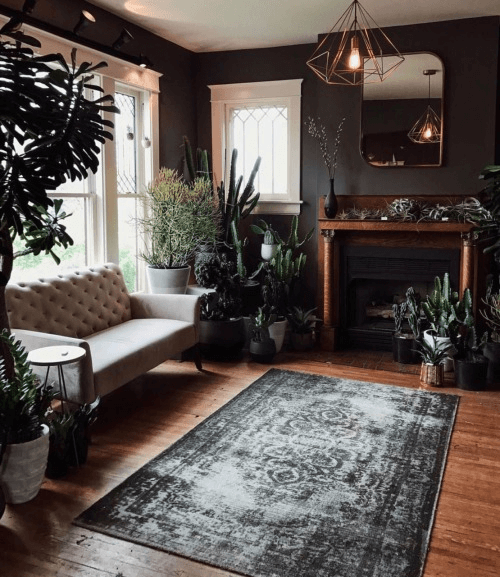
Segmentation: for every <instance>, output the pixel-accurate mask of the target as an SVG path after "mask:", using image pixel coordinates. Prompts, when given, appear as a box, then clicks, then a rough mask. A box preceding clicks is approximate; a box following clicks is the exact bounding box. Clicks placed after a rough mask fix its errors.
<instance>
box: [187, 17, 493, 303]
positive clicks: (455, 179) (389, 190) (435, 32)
mask: <svg viewBox="0 0 500 577" xmlns="http://www.w3.org/2000/svg"><path fill="white" fill-rule="evenodd" d="M386 31H387V33H388V35H389V37H390V38H391V39H392V40H393V42H394V44H395V45H396V46H398V48H399V50H400V51H401V52H403V53H404V52H433V53H434V54H436V55H438V56H439V57H440V58H441V59H442V60H443V62H444V67H445V87H444V134H445V136H444V138H445V142H444V162H443V166H442V167H435V168H377V167H372V166H369V165H368V164H367V163H366V162H365V161H364V160H363V159H362V158H361V156H360V152H359V142H360V107H361V89H360V88H359V87H340V86H328V85H326V84H324V83H323V82H322V81H320V80H319V79H318V78H317V77H316V76H315V75H314V74H313V73H312V72H311V71H310V70H309V68H308V67H307V66H306V60H307V59H308V57H309V56H310V55H311V54H312V52H313V50H314V47H315V45H314V44H308V45H297V46H287V47H279V48H270V49H256V50H236V51H228V52H213V53H204V54H197V55H196V59H197V79H196V90H197V114H198V144H199V145H200V146H202V147H203V148H207V149H209V150H210V148H211V124H210V122H211V114H210V90H209V88H208V85H211V84H230V83H238V82H256V81H266V80H283V79H290V78H303V79H304V80H303V83H302V120H303V121H305V120H306V119H307V117H308V116H309V115H311V116H316V117H320V119H321V122H322V123H323V124H325V125H326V127H327V132H328V134H329V136H330V142H331V141H333V139H334V138H335V131H336V127H337V125H338V123H339V121H340V119H341V118H342V117H344V116H345V117H346V121H345V125H344V131H343V133H342V139H341V145H340V152H339V158H338V168H337V173H336V179H335V189H336V192H337V193H338V194H340V195H353V196H354V195H401V196H409V195H445V196H446V195H470V194H474V193H477V192H478V191H479V190H480V189H481V182H480V181H479V180H478V174H479V172H480V171H481V169H482V167H483V166H484V165H486V164H488V163H491V162H494V161H495V158H496V153H498V152H497V151H496V147H497V148H498V144H499V143H498V141H497V139H498V135H497V133H496V126H497V124H496V119H497V115H498V114H499V112H498V101H497V100H498V88H497V85H498V70H499V62H498V59H499V58H498V53H499V18H498V17H486V18H474V19H464V20H453V21H446V22H436V23H428V24H419V25H411V26H400V27H394V28H389V29H387V30H386ZM327 186H328V174H327V171H326V169H325V167H324V165H323V163H322V159H321V155H320V153H319V148H318V146H317V143H316V142H315V141H314V140H313V139H312V138H311V137H310V136H309V135H308V134H307V131H306V129H305V127H303V129H302V143H301V191H302V200H303V202H304V204H303V206H302V210H301V219H300V228H301V230H302V231H303V232H305V231H306V230H309V228H311V227H313V226H315V225H316V221H317V217H318V215H317V201H318V197H319V196H320V195H323V194H326V192H327ZM267 220H268V221H270V222H272V223H273V224H274V225H275V227H277V228H278V230H280V229H281V230H283V231H284V230H286V228H287V227H288V223H289V217H272V218H267ZM280 227H281V228H280ZM250 251H251V253H252V254H254V255H255V252H256V244H255V240H254V242H253V246H252V245H251V246H250ZM307 254H308V260H309V262H308V265H307V279H306V287H305V289H306V291H307V294H308V295H309V297H310V302H311V303H314V302H315V298H314V297H313V295H315V294H316V277H317V263H316V243H315V242H311V243H310V246H309V247H308V249H307Z"/></svg>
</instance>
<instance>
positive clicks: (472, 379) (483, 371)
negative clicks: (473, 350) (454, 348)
mask: <svg viewBox="0 0 500 577" xmlns="http://www.w3.org/2000/svg"><path fill="white" fill-rule="evenodd" d="M487 374H488V359H487V358H485V357H482V356H481V357H480V358H479V360H475V361H468V360H467V359H457V358H455V383H456V385H457V387H458V388H459V389H462V390H464V391H484V390H485V389H486V385H487V380H486V377H487Z"/></svg>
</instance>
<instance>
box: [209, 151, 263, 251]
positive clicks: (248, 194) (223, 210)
mask: <svg viewBox="0 0 500 577" xmlns="http://www.w3.org/2000/svg"><path fill="white" fill-rule="evenodd" d="M237 158H238V151H237V150H236V148H234V149H233V152H232V154H231V166H230V171H229V184H227V183H226V185H225V184H224V182H221V183H220V186H219V187H218V188H217V196H218V199H219V212H220V214H221V218H222V239H221V240H222V241H223V242H225V243H226V244H227V245H231V240H232V232H231V223H232V222H234V223H235V225H236V228H239V225H240V222H241V221H242V220H243V219H245V218H246V217H247V216H248V215H249V214H250V213H251V212H252V211H253V209H254V208H255V207H256V206H257V203H258V202H259V197H260V193H258V192H257V193H256V194H254V191H255V187H254V181H255V177H256V176H257V172H258V170H259V167H260V162H261V158H260V156H259V157H258V158H257V160H256V161H255V164H254V166H253V168H252V171H251V173H250V177H249V178H248V182H247V184H246V186H245V187H244V189H243V192H240V191H241V186H242V183H243V176H240V177H239V178H238V179H236V160H237Z"/></svg>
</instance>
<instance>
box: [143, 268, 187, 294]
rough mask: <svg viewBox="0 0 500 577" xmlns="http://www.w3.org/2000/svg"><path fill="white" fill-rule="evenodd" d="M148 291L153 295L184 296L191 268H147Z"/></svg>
mask: <svg viewBox="0 0 500 577" xmlns="http://www.w3.org/2000/svg"><path fill="white" fill-rule="evenodd" d="M147 272H148V281H149V290H150V291H151V292H152V293H153V294H181V295H183V294H185V293H186V288H187V285H188V282H189V274H190V272H191V267H190V266H189V265H187V266H185V267H182V268H153V267H151V266H148V267H147Z"/></svg>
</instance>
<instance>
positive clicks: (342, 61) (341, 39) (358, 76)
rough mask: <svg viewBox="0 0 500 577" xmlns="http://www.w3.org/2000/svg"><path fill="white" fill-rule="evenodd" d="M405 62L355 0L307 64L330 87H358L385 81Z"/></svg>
mask: <svg viewBox="0 0 500 577" xmlns="http://www.w3.org/2000/svg"><path fill="white" fill-rule="evenodd" d="M388 56H390V57H391V58H390V59H387V57H388ZM403 61H404V57H403V56H401V54H400V53H399V51H398V49H397V48H396V47H395V46H394V44H393V43H392V42H391V41H390V40H389V38H388V37H387V35H386V34H385V32H383V31H382V30H381V28H380V27H379V26H378V25H377V23H376V22H375V21H374V20H373V18H372V17H371V16H370V15H369V14H368V12H367V11H366V10H365V9H364V8H363V7H362V6H361V4H360V3H359V2H358V0H354V2H352V4H350V6H349V7H348V8H347V10H346V11H345V12H344V13H343V14H342V16H341V17H340V18H339V19H338V21H337V22H336V23H335V24H334V26H333V28H332V29H331V30H330V32H329V33H328V34H327V35H326V36H325V38H324V39H323V40H322V41H321V42H320V43H319V44H318V46H317V47H316V50H315V51H314V53H313V55H312V56H311V58H309V60H308V61H307V65H308V66H309V68H311V69H312V70H313V71H314V73H315V74H316V75H317V76H319V78H321V80H323V81H324V82H326V83H327V84H340V85H345V86H356V85H359V84H371V83H375V82H382V81H383V80H385V79H386V78H387V77H388V76H389V75H390V74H392V72H394V70H396V68H397V67H398V66H399V65H400V64H401V63H402V62H403Z"/></svg>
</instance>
